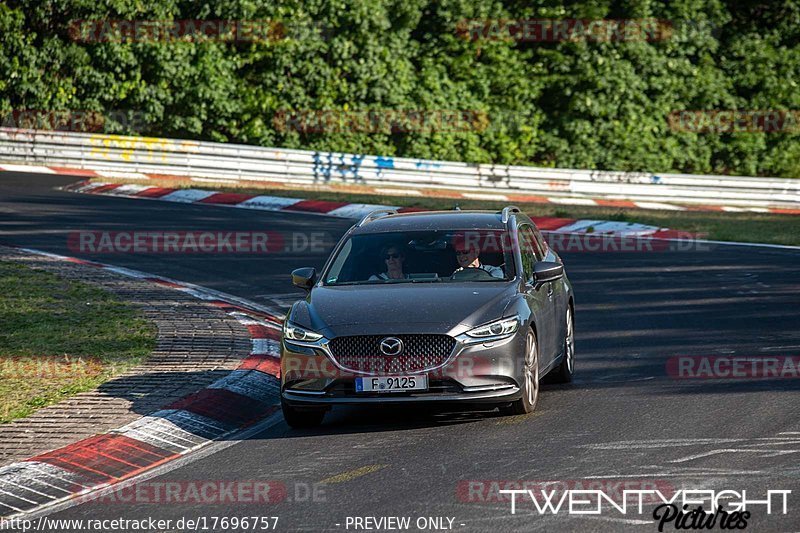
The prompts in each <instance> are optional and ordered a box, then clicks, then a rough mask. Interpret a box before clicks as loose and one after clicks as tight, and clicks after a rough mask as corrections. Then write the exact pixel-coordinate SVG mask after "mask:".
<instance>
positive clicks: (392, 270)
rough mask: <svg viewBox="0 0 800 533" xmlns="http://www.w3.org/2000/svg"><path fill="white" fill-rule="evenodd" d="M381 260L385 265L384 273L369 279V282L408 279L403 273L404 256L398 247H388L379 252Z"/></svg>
mask: <svg viewBox="0 0 800 533" xmlns="http://www.w3.org/2000/svg"><path fill="white" fill-rule="evenodd" d="M381 258H383V261H384V262H385V263H386V272H381V273H380V274H375V275H372V276H370V277H369V281H379V280H389V279H408V274H405V273H403V263H404V262H405V260H406V256H405V254H404V253H403V251H402V249H401V248H400V246H397V245H390V246H386V247H384V248H383V249H382V250H381Z"/></svg>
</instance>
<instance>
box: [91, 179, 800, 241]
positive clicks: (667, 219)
mask: <svg viewBox="0 0 800 533" xmlns="http://www.w3.org/2000/svg"><path fill="white" fill-rule="evenodd" d="M96 181H103V182H108V181H112V180H108V179H98V180H96ZM113 181H115V182H118V183H147V184H150V185H153V186H159V187H178V188H195V189H207V190H215V191H221V192H239V193H249V194H267V195H274V196H285V197H291V198H307V199H313V200H329V201H334V202H353V203H367V204H389V205H396V206H403V207H418V208H421V209H452V208H453V207H454V206H456V205H458V206H459V207H461V208H462V209H497V210H499V209H502V208H503V207H505V206H506V205H507V202H500V201H491V200H465V199H453V198H447V197H429V196H425V197H420V196H394V195H392V196H382V195H376V194H363V193H359V192H358V191H357V190H355V189H354V188H351V189H348V190H341V189H342V188H337V187H335V186H331V187H316V188H289V187H287V186H279V185H278V184H274V185H273V184H270V185H269V186H256V185H254V184H243V185H240V186H230V185H221V184H206V183H198V182H195V181H189V180H188V179H176V178H167V179H163V180H161V179H151V180H147V181H146V182H142V181H135V180H134V181H131V180H113ZM442 194H443V195H446V194H447V193H446V192H445V191H442ZM518 205H519V207H520V208H521V209H522V210H523V211H524V212H525V213H527V214H528V215H530V216H540V217H542V216H544V217H563V218H583V219H596V220H615V221H621V222H638V223H641V224H650V225H653V226H660V227H665V228H670V229H675V230H682V231H687V232H691V233H698V234H702V235H705V238H707V239H711V240H718V241H734V242H757V243H767V244H783V245H796V246H797V245H800V216H798V215H784V214H771V213H753V212H742V213H730V212H720V211H672V210H651V209H631V208H616V207H613V208H612V207H591V206H568V205H555V204H541V203H529V204H525V203H518Z"/></svg>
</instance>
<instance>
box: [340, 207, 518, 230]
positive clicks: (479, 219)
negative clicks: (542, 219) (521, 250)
mask: <svg viewBox="0 0 800 533" xmlns="http://www.w3.org/2000/svg"><path fill="white" fill-rule="evenodd" d="M464 229H477V230H505V229H506V225H505V224H504V223H503V221H502V218H501V215H500V213H498V212H496V211H419V212H415V213H398V214H391V215H386V216H382V217H380V218H375V219H372V220H370V221H368V222H366V223H365V224H364V225H362V226H359V227H357V228H355V229H354V231H353V233H358V234H360V233H381V232H386V231H425V230H445V231H446V230H464Z"/></svg>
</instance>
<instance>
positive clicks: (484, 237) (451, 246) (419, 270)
mask: <svg viewBox="0 0 800 533" xmlns="http://www.w3.org/2000/svg"><path fill="white" fill-rule="evenodd" d="M511 250H512V246H511V243H510V236H509V234H508V233H507V232H506V231H502V230H461V231H458V230H448V231H402V232H383V233H365V234H360V235H352V236H351V237H350V238H349V239H348V240H347V241H346V242H345V243H344V245H343V246H342V247H341V248H340V250H339V252H338V253H337V254H336V257H334V259H333V261H332V262H331V266H330V268H329V269H328V272H327V274H326V275H325V278H324V284H325V285H361V284H390V283H453V282H476V283H487V282H498V281H507V280H510V279H513V278H514V256H513V254H512V253H511Z"/></svg>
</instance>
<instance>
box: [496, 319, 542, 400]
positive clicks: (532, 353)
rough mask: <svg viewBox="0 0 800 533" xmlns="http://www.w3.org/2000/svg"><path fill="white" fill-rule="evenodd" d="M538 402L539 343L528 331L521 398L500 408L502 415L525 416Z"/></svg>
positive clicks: (533, 334)
mask: <svg viewBox="0 0 800 533" xmlns="http://www.w3.org/2000/svg"><path fill="white" fill-rule="evenodd" d="M538 400H539V343H538V342H537V341H536V334H535V333H534V332H533V330H529V331H528V336H527V337H526V340H525V360H524V366H523V381H522V398H520V399H519V400H516V401H514V402H512V403H511V405H505V406H503V407H501V408H500V413H501V414H504V415H525V414H528V413H532V412H533V410H534V409H536V402H537V401H538Z"/></svg>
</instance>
